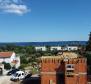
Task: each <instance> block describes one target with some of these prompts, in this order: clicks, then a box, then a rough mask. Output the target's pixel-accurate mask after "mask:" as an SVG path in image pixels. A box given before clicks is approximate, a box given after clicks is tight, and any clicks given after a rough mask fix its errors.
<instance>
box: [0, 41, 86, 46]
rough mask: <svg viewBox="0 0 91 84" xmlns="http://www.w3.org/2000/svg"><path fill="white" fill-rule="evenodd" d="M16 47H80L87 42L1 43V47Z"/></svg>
mask: <svg viewBox="0 0 91 84" xmlns="http://www.w3.org/2000/svg"><path fill="white" fill-rule="evenodd" d="M11 44H13V45H16V46H66V45H69V46H78V45H86V44H87V41H52V42H4V43H0V46H4V45H11Z"/></svg>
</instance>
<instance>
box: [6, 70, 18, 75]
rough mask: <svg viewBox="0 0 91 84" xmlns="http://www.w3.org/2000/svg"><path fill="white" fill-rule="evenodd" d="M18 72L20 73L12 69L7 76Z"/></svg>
mask: <svg viewBox="0 0 91 84" xmlns="http://www.w3.org/2000/svg"><path fill="white" fill-rule="evenodd" d="M17 71H19V69H12V70H10V71H9V72H8V73H7V75H12V74H15V73H16V72H17Z"/></svg>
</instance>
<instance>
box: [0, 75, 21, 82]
mask: <svg viewBox="0 0 91 84" xmlns="http://www.w3.org/2000/svg"><path fill="white" fill-rule="evenodd" d="M0 84H20V82H12V81H10V76H0Z"/></svg>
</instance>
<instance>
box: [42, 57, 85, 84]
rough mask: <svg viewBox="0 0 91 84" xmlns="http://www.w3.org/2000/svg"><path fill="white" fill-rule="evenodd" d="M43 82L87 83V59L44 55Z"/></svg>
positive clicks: (62, 83)
mask: <svg viewBox="0 0 91 84" xmlns="http://www.w3.org/2000/svg"><path fill="white" fill-rule="evenodd" d="M41 84H87V59H86V58H78V57H77V58H70V59H66V58H61V57H59V56H56V57H42V58H41Z"/></svg>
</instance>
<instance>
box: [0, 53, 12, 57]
mask: <svg viewBox="0 0 91 84" xmlns="http://www.w3.org/2000/svg"><path fill="white" fill-rule="evenodd" d="M12 54H13V52H0V58H8V57H11V56H12Z"/></svg>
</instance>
